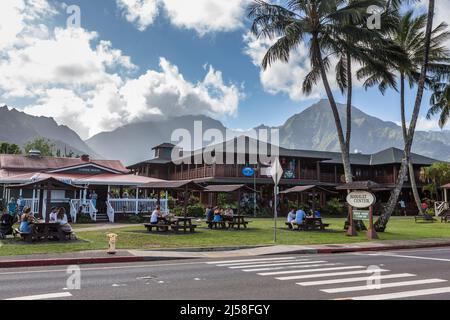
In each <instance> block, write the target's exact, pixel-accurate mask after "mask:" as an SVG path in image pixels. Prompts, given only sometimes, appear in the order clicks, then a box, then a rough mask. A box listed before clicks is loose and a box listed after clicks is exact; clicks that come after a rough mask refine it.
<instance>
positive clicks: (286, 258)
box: [206, 257, 295, 264]
mask: <svg viewBox="0 0 450 320" xmlns="http://www.w3.org/2000/svg"><path fill="white" fill-rule="evenodd" d="M292 259H295V257H281V258H264V259H245V260H228V261H213V262H206V264H222V263H238V262H243V263H245V262H254V261H261V262H264V261H272V260H292Z"/></svg>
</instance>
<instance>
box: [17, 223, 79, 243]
mask: <svg viewBox="0 0 450 320" xmlns="http://www.w3.org/2000/svg"><path fill="white" fill-rule="evenodd" d="M30 228H31V232H30V233H23V232H20V231H19V230H16V233H17V234H19V235H20V236H21V237H22V238H23V239H24V240H25V241H26V242H33V241H47V240H53V239H57V240H58V241H65V240H67V237H68V236H70V235H71V234H72V232H66V231H64V230H63V229H62V228H61V225H60V224H59V223H57V222H49V223H47V222H42V221H37V222H35V223H33V224H32V225H31V226H30Z"/></svg>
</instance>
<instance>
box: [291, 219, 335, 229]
mask: <svg viewBox="0 0 450 320" xmlns="http://www.w3.org/2000/svg"><path fill="white" fill-rule="evenodd" d="M286 225H287V226H288V227H289V228H290V229H291V228H292V225H291V224H290V223H289V222H286ZM294 226H297V230H303V231H308V230H321V231H323V230H325V229H326V228H328V227H329V226H330V225H329V224H328V223H323V221H322V218H313V217H307V218H305V219H304V220H303V223H301V224H297V223H294Z"/></svg>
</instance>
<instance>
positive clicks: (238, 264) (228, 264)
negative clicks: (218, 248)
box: [217, 259, 310, 267]
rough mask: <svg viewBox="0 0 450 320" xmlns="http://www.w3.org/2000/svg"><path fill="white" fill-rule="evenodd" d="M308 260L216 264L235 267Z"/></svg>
mask: <svg viewBox="0 0 450 320" xmlns="http://www.w3.org/2000/svg"><path fill="white" fill-rule="evenodd" d="M305 261H310V259H296V260H279V261H255V262H245V263H243V262H240V263H224V264H218V265H217V266H218V267H237V266H245V267H247V266H250V267H251V266H252V265H259V264H261V263H267V264H272V263H290V262H305Z"/></svg>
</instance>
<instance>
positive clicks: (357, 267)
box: [258, 266, 367, 276]
mask: <svg viewBox="0 0 450 320" xmlns="http://www.w3.org/2000/svg"><path fill="white" fill-rule="evenodd" d="M351 269H367V267H363V266H350V267H334V268H319V269H308V270H289V271H275V272H264V273H258V275H260V276H276V275H282V274H292V273H308V272H322V271H336V270H351ZM365 271H366V272H367V270H365Z"/></svg>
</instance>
